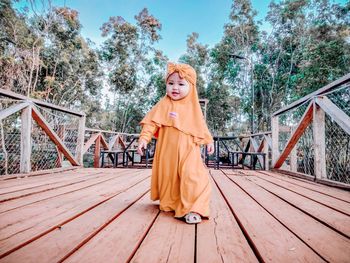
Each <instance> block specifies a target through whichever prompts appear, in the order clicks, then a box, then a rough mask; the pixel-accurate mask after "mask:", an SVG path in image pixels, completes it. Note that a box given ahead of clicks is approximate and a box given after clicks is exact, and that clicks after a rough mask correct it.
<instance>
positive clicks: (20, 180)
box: [0, 169, 90, 194]
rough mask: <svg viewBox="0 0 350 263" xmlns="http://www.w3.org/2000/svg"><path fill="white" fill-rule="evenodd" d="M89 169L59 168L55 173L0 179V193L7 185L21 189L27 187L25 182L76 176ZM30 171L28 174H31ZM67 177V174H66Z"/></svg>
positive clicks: (3, 191) (4, 191)
mask: <svg viewBox="0 0 350 263" xmlns="http://www.w3.org/2000/svg"><path fill="white" fill-rule="evenodd" d="M74 170H78V171H79V173H77V172H75V171H74ZM89 171H90V169H73V170H71V169H67V170H66V169H64V170H63V169H61V171H56V172H55V173H48V174H41V175H39V174H38V175H36V176H27V177H17V178H15V180H13V179H12V180H0V194H2V193H6V192H7V191H6V189H5V188H8V187H13V186H22V189H25V188H27V185H26V184H27V183H31V182H35V183H38V182H44V183H45V182H46V180H50V179H51V178H59V179H60V178H62V177H63V178H65V177H66V175H72V176H73V177H74V176H77V175H80V174H87V173H89ZM31 174H32V173H30V174H29V175H31ZM67 177H68V178H69V176H67Z"/></svg>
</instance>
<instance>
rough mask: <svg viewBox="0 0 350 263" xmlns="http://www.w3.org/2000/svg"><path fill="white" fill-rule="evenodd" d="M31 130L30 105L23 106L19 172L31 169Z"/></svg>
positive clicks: (27, 171) (26, 171)
mask: <svg viewBox="0 0 350 263" xmlns="http://www.w3.org/2000/svg"><path fill="white" fill-rule="evenodd" d="M31 131H32V105H29V106H27V107H25V108H24V109H23V110H22V112H21V159H20V173H30V171H31V161H30V158H31V152H32V143H31Z"/></svg>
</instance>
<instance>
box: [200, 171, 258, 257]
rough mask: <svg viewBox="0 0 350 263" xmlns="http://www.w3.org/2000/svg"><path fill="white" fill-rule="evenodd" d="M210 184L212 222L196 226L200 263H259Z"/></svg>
mask: <svg viewBox="0 0 350 263" xmlns="http://www.w3.org/2000/svg"><path fill="white" fill-rule="evenodd" d="M211 184H212V198H211V206H210V211H211V212H210V220H204V221H202V223H201V224H198V225H197V247H196V250H197V253H196V255H197V257H196V259H197V262H213V263H214V262H258V259H257V258H256V256H255V255H254V252H253V250H252V249H251V247H250V246H249V244H248V242H247V240H246V239H245V237H244V234H243V233H242V230H241V229H240V227H239V225H238V223H237V221H236V219H235V218H234V216H233V214H232V212H231V211H230V208H229V207H228V206H227V204H226V202H225V200H224V198H223V196H222V195H221V193H220V192H219V189H218V188H217V186H216V185H215V183H214V182H213V179H212V178H211ZM230 248H234V249H230Z"/></svg>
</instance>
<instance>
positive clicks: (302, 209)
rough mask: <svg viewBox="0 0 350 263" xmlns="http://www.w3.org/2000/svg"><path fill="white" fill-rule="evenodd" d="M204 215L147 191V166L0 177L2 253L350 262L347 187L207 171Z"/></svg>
mask: <svg viewBox="0 0 350 263" xmlns="http://www.w3.org/2000/svg"><path fill="white" fill-rule="evenodd" d="M210 172H211V178H212V185H213V192H212V197H213V198H212V203H211V214H212V217H211V219H210V220H205V221H203V222H202V223H201V224H198V225H187V224H185V223H184V222H183V221H181V220H177V219H174V218H173V213H170V212H167V213H165V212H159V211H158V206H157V203H156V202H152V201H150V199H149V185H150V174H151V170H142V169H77V170H72V171H66V172H61V173H55V174H50V175H40V176H39V175H37V176H30V177H27V178H21V179H11V180H3V179H0V262H35V263H38V262H50V263H51V262H63V261H64V262H84V263H85V262H94V263H96V262H97V263H98V262H103V263H105V262H128V261H131V262H147V263H148V262H151V263H152V262H259V261H260V262H264V261H265V262H327V261H328V262H350V192H347V191H344V190H339V189H336V188H332V187H329V186H324V185H319V184H316V183H313V182H309V181H304V180H302V179H294V178H290V177H287V176H282V175H279V174H276V173H272V172H257V171H246V170H243V171H242V170H223V171H220V170H211V171H210Z"/></svg>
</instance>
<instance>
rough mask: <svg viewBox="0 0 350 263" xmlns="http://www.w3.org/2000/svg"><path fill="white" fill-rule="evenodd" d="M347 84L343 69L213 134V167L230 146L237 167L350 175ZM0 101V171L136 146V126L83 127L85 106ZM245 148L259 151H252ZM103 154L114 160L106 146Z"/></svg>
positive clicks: (7, 94) (343, 178)
mask: <svg viewBox="0 0 350 263" xmlns="http://www.w3.org/2000/svg"><path fill="white" fill-rule="evenodd" d="M349 84H350V74H347V75H346V76H344V77H343V78H341V79H339V80H337V81H335V82H332V83H331V84H329V85H327V86H325V87H323V88H321V89H319V90H318V91H315V92H313V93H312V94H309V95H308V96H306V97H304V98H302V99H300V100H298V101H296V102H294V103H292V104H291V105H289V106H287V107H284V108H282V109H280V110H279V111H277V112H275V113H274V114H273V115H272V124H271V127H272V130H271V131H267V132H261V133H256V134H248V135H240V136H235V137H216V139H215V148H216V153H215V155H214V158H215V165H216V167H218V166H220V163H221V160H222V158H224V157H225V158H228V161H229V162H231V164H234V162H233V161H234V160H232V159H230V158H233V157H232V155H231V154H232V152H239V153H240V155H239V160H238V161H239V162H240V163H241V164H242V165H243V167H244V166H245V165H246V166H248V167H249V164H250V166H252V164H253V163H254V162H255V160H252V159H249V158H256V161H257V162H258V163H259V164H260V168H265V169H269V168H270V169H271V168H272V169H278V170H280V171H286V170H288V171H291V172H294V173H297V172H299V173H303V174H308V175H309V176H310V178H316V179H318V180H328V179H330V180H333V181H338V182H343V183H350V178H349V177H350V176H349V174H350V118H349V115H350V88H349V87H350V85H349ZM0 105H1V108H0V132H1V134H0V142H1V144H0V170H1V174H11V173H28V172H31V171H37V170H43V169H51V168H56V167H62V166H65V165H66V166H67V165H71V166H82V165H83V164H84V166H94V167H100V164H101V151H103V152H108V151H126V150H135V147H136V146H137V145H136V142H137V140H136V138H137V137H138V135H137V134H127V133H118V132H113V131H105V130H99V129H91V128H86V127H85V114H84V113H82V112H79V111H74V110H70V109H66V108H63V107H59V106H57V105H53V104H50V103H46V102H42V101H39V100H36V99H32V98H27V97H25V96H22V95H19V94H16V93H13V92H11V91H8V90H3V89H0ZM229 143H231V144H232V145H231V146H230V145H229ZM251 153H262V154H257V155H256V156H253V157H251V156H252V155H251ZM263 154H264V155H265V157H266V158H265V160H264V159H263V156H264V155H263ZM107 158H109V159H110V161H111V162H114V161H115V159H113V156H112V154H109V155H108V157H107ZM128 158H130V155H129V154H128V156H127V160H128ZM212 158H213V157H212ZM246 158H247V159H246ZM245 162H246V163H245ZM254 167H255V164H254Z"/></svg>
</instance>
